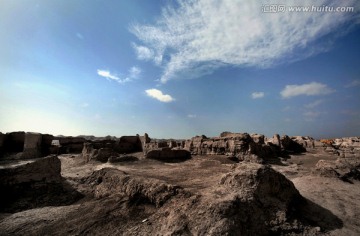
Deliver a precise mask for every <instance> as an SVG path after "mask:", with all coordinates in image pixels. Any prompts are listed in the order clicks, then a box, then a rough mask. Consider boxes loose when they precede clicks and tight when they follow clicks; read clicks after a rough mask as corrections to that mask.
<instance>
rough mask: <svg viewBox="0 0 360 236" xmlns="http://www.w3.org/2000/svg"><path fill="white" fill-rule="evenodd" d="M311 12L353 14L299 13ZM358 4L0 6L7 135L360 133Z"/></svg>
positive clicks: (208, 0)
mask: <svg viewBox="0 0 360 236" xmlns="http://www.w3.org/2000/svg"><path fill="white" fill-rule="evenodd" d="M268 4H270V5H274V4H281V5H285V7H286V8H285V10H284V11H283V12H277V13H274V12H272V13H269V12H263V11H262V10H263V9H264V6H265V7H267V6H269V5H268ZM314 4H316V5H314ZM312 5H314V6H329V7H334V8H335V7H346V6H348V7H353V11H350V12H329V11H328V12H324V11H323V12H320V11H318V12H314V11H313V12H290V10H289V7H291V6H300V7H301V6H312ZM266 9H267V8H266ZM359 10H360V3H359V2H358V1H355V0H346V1H327V0H317V1H296V0H295V1H283V0H273V1H265V0H264V1H245V0H238V1H236V0H224V1H215V0H198V1H195V0H194V1H181V3H180V2H177V1H170V0H161V1H160V0H159V1H145V0H136V1H134V0H131V1H130V0H129V1H110V0H109V1H100V0H99V1H97V0H86V1H85V0H75V1H73V0H71V1H70V0H61V1H60V0H54V1H45V0H27V1H20V0H15V1H14V0H2V1H0V75H1V76H0V114H1V115H0V131H1V132H11V131H18V130H24V131H34V132H41V133H51V134H63V135H73V136H75V135H81V134H92V135H97V136H105V135H115V136H122V135H134V134H137V133H138V134H143V133H144V132H147V133H149V135H150V136H151V137H157V138H190V137H192V136H195V135H199V134H205V135H207V136H217V135H218V134H219V133H221V132H222V131H233V132H248V133H261V134H265V135H267V136H272V135H273V134H275V133H279V134H288V135H309V136H313V137H315V138H323V137H329V138H330V137H342V136H359V135H360V93H359V91H360V44H359V42H360V25H359V23H360V16H359V15H360V14H359Z"/></svg>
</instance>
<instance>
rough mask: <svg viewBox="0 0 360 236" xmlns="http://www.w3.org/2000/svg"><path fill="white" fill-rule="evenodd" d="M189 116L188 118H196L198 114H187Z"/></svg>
mask: <svg viewBox="0 0 360 236" xmlns="http://www.w3.org/2000/svg"><path fill="white" fill-rule="evenodd" d="M187 117H188V118H196V117H197V115H195V114H189V115H187Z"/></svg>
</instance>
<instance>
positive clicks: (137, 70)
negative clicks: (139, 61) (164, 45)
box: [97, 66, 141, 84]
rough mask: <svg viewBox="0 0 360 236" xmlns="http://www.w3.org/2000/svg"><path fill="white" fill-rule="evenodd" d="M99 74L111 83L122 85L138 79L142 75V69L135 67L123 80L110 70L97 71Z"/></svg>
mask: <svg viewBox="0 0 360 236" xmlns="http://www.w3.org/2000/svg"><path fill="white" fill-rule="evenodd" d="M97 74H98V75H100V76H102V77H104V78H106V79H107V80H109V81H111V80H114V81H116V82H118V83H120V84H123V83H126V82H130V81H132V80H134V79H138V78H139V76H140V74H141V69H140V68H139V67H137V66H133V67H131V68H130V69H129V71H128V74H127V76H126V77H124V78H123V79H122V78H120V77H119V76H118V75H116V74H112V73H110V71H108V70H97Z"/></svg>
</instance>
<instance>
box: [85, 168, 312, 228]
mask: <svg viewBox="0 0 360 236" xmlns="http://www.w3.org/2000/svg"><path fill="white" fill-rule="evenodd" d="M84 182H85V183H87V184H90V185H92V186H93V193H94V195H95V197H96V198H97V199H98V200H101V199H109V198H115V197H117V198H118V199H123V200H124V199H126V201H127V203H126V204H125V205H126V206H127V207H128V208H131V207H133V206H134V203H135V204H136V205H137V206H141V205H146V204H152V205H154V206H155V208H154V209H153V210H152V212H151V214H149V215H148V218H146V219H144V220H145V222H146V223H144V222H142V223H140V224H138V225H137V226H136V227H128V228H123V229H122V233H123V234H126V235H155V234H159V235H268V234H279V233H283V234H287V233H302V232H305V231H306V232H308V233H309V232H311V231H312V230H313V231H314V232H315V229H313V228H311V227H307V226H304V224H302V223H301V220H300V219H298V218H297V216H298V215H301V213H300V212H298V210H297V206H298V205H299V204H305V202H306V201H305V200H304V199H303V198H302V197H301V195H300V194H299V192H298V191H297V190H296V188H295V187H294V185H293V184H292V182H291V181H289V180H288V179H287V178H286V177H285V176H283V175H282V174H280V173H278V172H276V171H274V170H273V169H271V168H270V167H267V166H263V165H260V164H239V165H238V167H236V168H235V169H234V170H233V171H232V172H230V173H228V174H225V175H224V176H223V177H222V178H221V179H220V180H219V183H218V185H217V186H213V188H211V189H209V191H208V192H207V194H202V195H200V194H192V193H190V192H188V191H186V190H184V189H182V188H180V187H177V186H173V185H169V184H166V183H164V182H162V181H159V180H155V179H144V178H142V177H134V176H131V175H128V174H127V173H125V172H123V171H119V170H115V169H109V168H106V169H102V170H100V171H97V172H94V173H93V174H92V175H91V176H90V177H89V178H86V179H84ZM124 197H125V198H124ZM123 206H124V205H123ZM119 227H120V226H119Z"/></svg>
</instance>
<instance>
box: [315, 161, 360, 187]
mask: <svg viewBox="0 0 360 236" xmlns="http://www.w3.org/2000/svg"><path fill="white" fill-rule="evenodd" d="M313 173H315V174H318V175H320V176H324V177H333V178H339V179H341V180H344V181H347V182H351V181H352V180H360V159H359V158H338V159H337V160H336V161H330V160H320V161H318V163H316V166H315V169H314V171H313Z"/></svg>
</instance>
